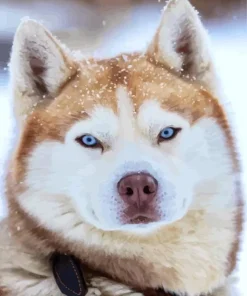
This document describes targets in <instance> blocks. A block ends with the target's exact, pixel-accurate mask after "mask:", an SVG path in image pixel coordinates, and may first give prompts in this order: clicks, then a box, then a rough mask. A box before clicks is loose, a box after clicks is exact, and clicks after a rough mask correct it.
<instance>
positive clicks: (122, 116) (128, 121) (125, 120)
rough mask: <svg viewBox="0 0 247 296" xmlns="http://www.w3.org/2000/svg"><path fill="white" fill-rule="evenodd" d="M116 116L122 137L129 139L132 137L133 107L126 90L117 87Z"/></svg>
mask: <svg viewBox="0 0 247 296" xmlns="http://www.w3.org/2000/svg"><path fill="white" fill-rule="evenodd" d="M116 97H117V104H118V114H119V122H120V127H121V130H122V131H123V133H124V137H125V138H126V137H128V138H129V139H131V138H133V136H134V129H133V120H134V112H135V111H134V105H133V102H132V100H131V97H130V95H129V93H128V92H127V90H126V88H124V87H122V86H119V87H118V88H117V90H116Z"/></svg>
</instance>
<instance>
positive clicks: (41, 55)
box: [10, 20, 78, 121]
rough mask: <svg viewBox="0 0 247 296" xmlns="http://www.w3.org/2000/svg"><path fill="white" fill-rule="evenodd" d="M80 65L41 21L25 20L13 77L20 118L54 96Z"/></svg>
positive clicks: (16, 43)
mask: <svg viewBox="0 0 247 296" xmlns="http://www.w3.org/2000/svg"><path fill="white" fill-rule="evenodd" d="M77 69H78V65H77V64H76V62H75V61H74V60H73V58H72V57H71V56H70V54H69V51H68V50H66V49H65V48H64V47H63V46H62V45H61V44H60V43H59V41H58V40H56V38H55V37H53V36H52V35H51V33H50V32H48V31H47V30H46V29H45V28H44V27H43V26H42V25H41V24H39V23H38V22H36V21H33V20H24V21H22V23H21V24H20V26H19V28H18V29H17V32H16V34H15V37H14V43H13V48H12V54H11V59H10V80H11V87H12V91H13V96H14V109H15V113H16V116H17V119H18V120H21V121H22V119H23V117H24V118H25V116H26V115H27V114H29V113H30V112H31V110H33V108H35V106H36V105H37V104H39V103H41V102H43V101H44V100H45V99H46V98H49V99H52V98H53V97H54V96H55V95H56V94H57V93H58V91H59V89H60V88H61V86H62V85H63V84H64V83H65V82H66V81H67V80H68V79H69V77H70V76H72V75H74V74H75V73H76V71H77Z"/></svg>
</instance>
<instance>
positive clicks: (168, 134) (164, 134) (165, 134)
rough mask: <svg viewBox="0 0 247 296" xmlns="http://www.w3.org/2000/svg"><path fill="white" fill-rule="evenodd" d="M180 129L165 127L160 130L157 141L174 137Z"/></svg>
mask: <svg viewBox="0 0 247 296" xmlns="http://www.w3.org/2000/svg"><path fill="white" fill-rule="evenodd" d="M180 131H181V128H175V127H166V128H164V129H163V130H162V131H161V132H160V134H159V139H158V141H159V142H162V141H167V140H171V139H173V138H174V137H176V135H177V134H178V132H180Z"/></svg>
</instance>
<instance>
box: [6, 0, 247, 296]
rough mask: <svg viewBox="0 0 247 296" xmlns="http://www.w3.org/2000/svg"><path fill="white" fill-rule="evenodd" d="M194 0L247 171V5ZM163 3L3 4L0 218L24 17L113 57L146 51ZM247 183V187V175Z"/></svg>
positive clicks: (31, 0)
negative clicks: (18, 34) (11, 87)
mask: <svg viewBox="0 0 247 296" xmlns="http://www.w3.org/2000/svg"><path fill="white" fill-rule="evenodd" d="M192 1H193V4H194V5H195V6H196V7H197V8H198V9H199V10H200V12H201V14H202V17H203V22H204V24H205V25H206V27H207V29H208V31H209V33H210V35H211V39H212V46H213V52H214V57H215V61H216V63H217V66H218V72H219V74H220V76H221V79H222V83H223V87H224V91H225V94H226V97H227V99H228V101H229V103H230V104H231V112H232V113H234V115H235V124H236V131H235V133H236V136H237V137H238V139H239V146H240V151H241V158H242V160H243V165H244V171H246V170H247V132H246V129H247V113H246V110H247V91H246V86H247V15H246V12H247V3H246V1H245V0H230V1H228V0H224V1H223V0H207V1H203V0H192ZM163 5H164V1H162V0H160V1H156V0H153V1H151V0H150V1H147V0H146V1H145V0H143V1H142V0H139V1H134V0H126V1H125V0H90V1H82V0H69V1H65V0H59V1H58V0H54V1H40V0H0V217H1V216H4V215H5V214H6V207H5V202H4V198H3V196H4V194H3V190H2V188H3V187H2V181H3V177H2V176H3V171H4V170H3V169H4V163H5V160H6V156H7V153H8V149H9V140H8V139H9V138H10V137H13V136H14V135H12V132H11V125H12V123H13V121H12V118H11V106H10V100H9V95H8V89H7V85H8V71H7V68H6V67H7V61H8V58H9V52H10V48H11V42H12V38H13V33H14V31H15V29H16V27H17V26H18V24H19V21H20V19H21V18H22V17H24V16H30V17H32V18H35V19H38V20H41V21H42V22H43V23H44V24H45V25H46V26H47V27H48V28H49V29H51V30H52V31H53V32H54V33H55V35H57V36H58V37H59V38H60V39H62V40H63V41H64V42H66V43H67V44H68V45H69V46H70V47H71V48H73V49H81V50H82V52H83V53H84V54H89V53H92V52H93V53H94V54H95V55H113V54H115V53H118V52H119V51H129V50H132V49H133V50H136V49H140V48H142V47H144V46H145V45H146V44H147V42H148V41H149V40H150V38H151V36H152V35H153V33H154V31H155V28H156V27H157V25H158V22H159V18H160V10H161V8H162V7H163ZM244 183H245V184H246V186H247V175H246V174H244ZM1 190H2V191H1ZM222 243H224V242H222ZM246 244H247V242H246V243H245V245H246ZM245 249H246V247H245ZM240 259H241V266H240V272H241V275H242V277H241V282H240V286H241V288H242V291H243V295H244V296H245V295H247V282H246V281H245V280H244V276H243V275H244V274H246V272H247V252H246V251H244V252H243V253H242V257H241V258H240ZM245 277H246V276H245Z"/></svg>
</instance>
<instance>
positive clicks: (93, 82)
mask: <svg viewBox="0 0 247 296" xmlns="http://www.w3.org/2000/svg"><path fill="white" fill-rule="evenodd" d="M10 69H11V81H12V86H13V91H14V98H15V102H14V105H15V112H16V115H17V118H18V121H19V123H20V140H19V144H18V148H17V150H16V153H15V157H14V159H13V167H14V170H12V173H11V176H10V185H11V187H12V188H13V187H15V193H16V192H17V193H18V194H17V195H18V196H17V197H16V198H15V203H17V204H18V207H19V211H20V209H21V210H22V211H24V212H25V213H26V215H28V216H30V217H32V218H33V219H35V221H37V223H38V225H39V227H43V228H45V229H49V230H50V231H52V232H53V233H56V234H59V235H60V236H61V237H62V238H63V239H64V240H68V241H71V242H72V241H76V242H77V243H78V242H79V243H80V242H82V241H84V242H85V241H86V242H87V243H89V242H91V244H92V245H94V246H95V245H100V244H101V245H102V246H103V244H104V239H105V237H106V236H107V235H112V234H113V233H115V234H116V235H117V236H118V238H119V237H121V235H126V234H127V235H130V236H131V237H132V238H133V237H136V238H137V237H138V238H139V239H140V238H141V237H143V236H145V237H147V236H148V235H153V234H154V233H158V232H159V229H164V227H167V226H168V227H169V226H170V225H171V224H172V225H175V224H176V223H177V222H178V221H182V220H181V219H184V218H185V217H186V216H187V215H188V213H190V212H191V211H194V212H196V211H197V212H198V213H199V212H200V211H205V210H206V211H207V210H208V211H212V212H214V211H217V209H218V208H222V207H227V206H228V205H229V204H230V203H231V202H232V193H233V191H234V181H233V179H234V178H233V174H234V172H235V170H236V161H235V154H234V149H233V145H232V138H231V134H230V131H229V128H228V123H227V119H226V117H225V114H224V112H223V110H222V107H221V103H220V102H219V101H218V100H217V99H215V97H214V96H215V95H216V94H217V90H216V88H215V85H216V83H217V82H216V76H215V74H214V68H213V64H212V61H211V57H210V53H209V49H208V45H207V35H206V33H205V31H204V29H203V27H202V24H201V22H200V20H199V18H198V16H197V13H196V12H195V11H194V9H193V8H192V7H191V6H190V5H189V3H188V2H187V1H186V0H184V1H171V2H170V3H169V4H168V6H167V7H166V9H165V10H164V13H163V19H162V22H161V25H160V26H159V29H158V31H157V33H156V35H155V37H154V39H153V41H152V42H150V45H149V47H148V49H147V51H146V52H144V53H142V54H126V55H120V56H118V57H115V58H112V59H106V60H94V59H90V60H87V59H86V60H81V61H78V60H76V59H75V58H74V57H73V55H72V54H71V53H70V52H69V51H68V50H67V49H65V48H64V47H63V46H61V44H60V43H59V41H58V40H56V39H55V38H54V37H53V36H52V35H51V34H50V33H49V32H48V31H47V30H46V29H45V28H44V27H43V26H41V25H40V24H38V23H36V22H34V21H31V20H27V21H24V22H23V23H22V24H21V26H20V27H19V29H18V31H17V33H16V36H15V39H14V46H13V52H12V58H11V65H10ZM223 196H224V198H223ZM193 221H194V222H192V224H193V223H196V219H195V220H193ZM174 223H175V224H174ZM192 224H191V228H192V230H191V231H192V232H193V231H195V229H194V230H193V227H195V228H196V225H195V224H194V225H192ZM95 231H96V232H95ZM97 231H100V233H101V236H97V235H96V233H98V232H97ZM192 232H191V233H192ZM86 235H87V237H86V238H85V236H86ZM180 235H181V236H182V233H180ZM186 235H189V230H188V231H187V232H186ZM96 241H97V242H96ZM119 248H120V247H119ZM105 249H106V247H105Z"/></svg>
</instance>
